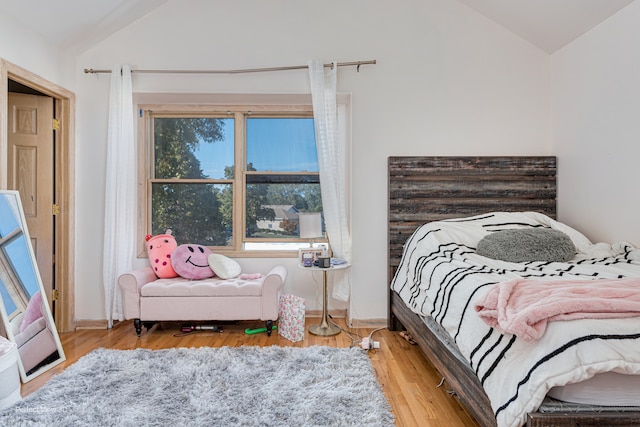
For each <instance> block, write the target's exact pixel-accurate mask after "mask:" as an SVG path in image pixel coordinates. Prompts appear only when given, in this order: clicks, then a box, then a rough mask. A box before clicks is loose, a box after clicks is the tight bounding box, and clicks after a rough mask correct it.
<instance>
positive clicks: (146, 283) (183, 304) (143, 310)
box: [118, 265, 287, 336]
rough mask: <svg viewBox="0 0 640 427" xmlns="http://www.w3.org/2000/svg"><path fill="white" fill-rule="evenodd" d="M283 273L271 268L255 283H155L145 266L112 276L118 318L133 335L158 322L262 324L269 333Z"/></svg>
mask: <svg viewBox="0 0 640 427" xmlns="http://www.w3.org/2000/svg"><path fill="white" fill-rule="evenodd" d="M286 277H287V270H286V268H285V267H284V266H282V265H276V266H275V267H273V268H272V269H271V271H270V272H269V273H268V274H266V275H263V276H262V277H260V278H258V279H240V278H234V279H226V280H223V279H220V278H217V277H213V278H211V279H202V280H188V279H184V278H181V277H176V278H173V279H158V278H157V277H156V275H155V273H154V272H153V270H152V269H151V267H145V268H141V269H138V270H134V271H131V272H129V273H125V274H122V275H121V276H120V277H119V278H118V285H119V286H120V289H121V291H122V299H123V309H124V317H125V318H126V319H133V325H134V327H135V329H136V333H137V334H138V336H140V333H141V331H142V326H143V325H144V326H145V327H146V328H147V330H149V329H150V328H151V326H153V324H154V323H156V322H161V321H216V320H217V321H225V320H262V321H265V322H266V328H267V334H268V335H271V331H272V329H273V322H274V321H276V320H278V307H279V298H280V293H281V290H282V287H283V286H284V281H285V279H286Z"/></svg>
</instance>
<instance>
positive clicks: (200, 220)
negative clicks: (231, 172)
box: [151, 183, 233, 246]
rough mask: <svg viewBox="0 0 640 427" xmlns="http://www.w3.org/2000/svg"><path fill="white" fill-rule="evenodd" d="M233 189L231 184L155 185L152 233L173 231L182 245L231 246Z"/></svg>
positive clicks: (153, 190)
mask: <svg viewBox="0 0 640 427" xmlns="http://www.w3.org/2000/svg"><path fill="white" fill-rule="evenodd" d="M232 188H233V187H232V185H231V184H176V183H155V184H153V185H152V190H151V191H152V194H151V198H152V214H151V226H152V234H154V235H155V234H162V233H164V232H165V231H166V230H167V229H171V230H172V232H173V236H174V237H175V238H176V242H177V243H178V244H179V245H180V244H186V243H196V244H200V245H204V246H228V245H231V244H232V241H231V240H232V235H233V233H232V224H233V222H232V215H233V194H232Z"/></svg>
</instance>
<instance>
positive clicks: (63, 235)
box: [0, 58, 76, 332]
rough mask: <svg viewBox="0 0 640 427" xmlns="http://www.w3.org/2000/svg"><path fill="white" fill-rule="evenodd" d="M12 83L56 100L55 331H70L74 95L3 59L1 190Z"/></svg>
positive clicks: (0, 84)
mask: <svg viewBox="0 0 640 427" xmlns="http://www.w3.org/2000/svg"><path fill="white" fill-rule="evenodd" d="M9 80H13V81H15V82H18V83H20V84H23V85H25V86H27V87H30V88H32V89H35V90H37V91H39V92H42V93H43V94H45V95H47V96H50V97H52V98H54V100H55V106H54V112H55V117H56V118H57V119H58V121H59V124H60V128H59V129H58V130H57V131H56V132H54V144H55V150H56V154H55V160H54V163H55V164H54V167H55V172H54V174H55V176H54V180H55V200H54V203H56V204H57V205H58V206H59V208H60V213H59V214H57V215H55V217H54V224H55V243H54V250H55V256H54V262H55V272H54V283H55V288H56V290H57V291H58V295H59V296H58V299H57V300H56V304H55V305H54V313H53V314H54V317H55V321H56V328H57V329H58V331H60V332H71V331H74V330H75V328H76V319H75V284H74V271H75V270H74V265H75V263H74V260H75V192H74V189H75V167H74V165H75V116H76V98H75V94H74V93H73V92H71V91H69V90H67V89H65V88H63V87H61V86H58V85H56V84H55V83H52V82H49V81H47V80H45V79H43V78H42V77H39V76H37V75H35V74H33V73H31V72H30V71H27V70H25V69H24V68H22V67H20V66H18V65H15V64H12V63H11V62H8V61H6V60H4V59H2V58H0V169H1V170H2V172H0V188H2V189H6V188H7V185H8V176H7V170H8V164H9V163H8V161H9V159H8V135H9V133H8V131H9V127H8V126H9V123H8V122H7V121H8V117H9V116H8V105H9V99H8V97H9V94H8V86H9Z"/></svg>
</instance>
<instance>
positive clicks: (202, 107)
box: [137, 104, 327, 258]
mask: <svg viewBox="0 0 640 427" xmlns="http://www.w3.org/2000/svg"><path fill="white" fill-rule="evenodd" d="M138 108H139V118H140V120H141V123H142V125H141V126H139V128H138V188H139V190H140V191H139V194H138V212H139V215H138V224H137V242H138V245H137V252H138V257H140V258H146V257H147V254H146V248H145V245H144V241H145V236H146V235H147V234H149V233H150V230H151V190H152V184H153V183H155V182H171V180H170V179H154V178H153V177H152V176H151V174H152V170H153V162H154V158H153V156H154V150H153V140H152V138H153V124H152V123H153V122H152V118H153V117H172V118H174V117H189V118H191V117H213V118H233V119H234V178H233V179H225V178H207V179H195V180H182V179H181V180H175V182H181V183H186V182H189V181H192V182H195V183H202V184H209V183H210V184H214V185H215V184H231V185H232V191H233V212H234V213H233V220H232V221H233V230H234V232H233V237H232V245H231V246H227V247H223V246H216V247H213V248H214V250H215V251H216V252H220V253H223V254H225V255H227V256H231V257H236V258H238V257H247V258H249V257H251V258H295V257H297V256H298V249H297V248H296V249H291V250H268V249H266V250H250V249H244V243H245V242H287V243H300V244H303V243H306V242H308V240H307V239H301V238H294V239H292V238H279V239H268V238H249V239H247V238H246V236H245V233H244V228H245V227H244V224H245V223H246V206H245V205H246V185H247V175H282V176H284V175H317V176H318V181H319V172H305V173H302V172H282V171H247V170H246V157H247V156H246V134H245V130H246V119H247V118H249V117H251V118H263V117H264V118H278V117H281V118H295V117H306V118H313V107H312V105H310V104H309V105H307V104H283V105H280V104H278V105H275V104H274V105H270V104H257V105H254V104H242V105H212V104H140V105H138ZM315 241H316V242H317V243H326V242H327V239H326V237H325V238H322V239H315ZM179 243H181V242H179ZM182 243H188V242H182Z"/></svg>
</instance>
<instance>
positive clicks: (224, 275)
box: [209, 253, 242, 279]
mask: <svg viewBox="0 0 640 427" xmlns="http://www.w3.org/2000/svg"><path fill="white" fill-rule="evenodd" d="M209 267H211V269H212V270H213V272H214V273H215V274H216V276H218V277H219V278H221V279H233V278H234V277H238V276H239V275H240V272H241V271H242V269H241V268H240V264H238V263H237V262H236V261H234V260H232V259H231V258H229V257H226V256H224V255H221V254H215V253H214V254H210V255H209Z"/></svg>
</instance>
